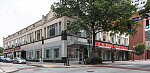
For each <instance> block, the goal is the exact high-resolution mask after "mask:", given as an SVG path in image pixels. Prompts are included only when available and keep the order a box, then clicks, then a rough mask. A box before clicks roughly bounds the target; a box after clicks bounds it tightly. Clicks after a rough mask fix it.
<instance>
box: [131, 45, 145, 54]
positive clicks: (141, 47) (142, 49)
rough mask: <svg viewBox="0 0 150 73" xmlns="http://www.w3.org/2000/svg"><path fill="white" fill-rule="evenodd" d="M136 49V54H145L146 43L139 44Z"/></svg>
mask: <svg viewBox="0 0 150 73" xmlns="http://www.w3.org/2000/svg"><path fill="white" fill-rule="evenodd" d="M134 49H135V51H136V53H135V54H136V55H138V56H139V57H140V56H141V55H143V54H144V52H145V50H146V45H145V44H137V45H136V46H135V48H134Z"/></svg>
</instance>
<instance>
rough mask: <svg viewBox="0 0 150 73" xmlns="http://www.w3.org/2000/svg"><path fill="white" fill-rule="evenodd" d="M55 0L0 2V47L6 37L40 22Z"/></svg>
mask: <svg viewBox="0 0 150 73" xmlns="http://www.w3.org/2000/svg"><path fill="white" fill-rule="evenodd" d="M54 1H57V0H0V46H3V37H7V36H8V35H11V34H13V33H15V32H17V31H19V30H21V29H23V28H25V27H27V26H29V25H31V24H33V23H35V22H36V21H38V20H40V19H41V18H42V15H46V14H47V13H48V12H49V11H50V6H51V4H52V3H53V2H54Z"/></svg>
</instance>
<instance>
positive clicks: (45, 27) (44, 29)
mask: <svg viewBox="0 0 150 73" xmlns="http://www.w3.org/2000/svg"><path fill="white" fill-rule="evenodd" d="M44 39H46V27H45V28H44Z"/></svg>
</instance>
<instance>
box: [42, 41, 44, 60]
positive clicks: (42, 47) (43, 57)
mask: <svg viewBox="0 0 150 73" xmlns="http://www.w3.org/2000/svg"><path fill="white" fill-rule="evenodd" d="M43 60H44V45H43V44H42V62H43Z"/></svg>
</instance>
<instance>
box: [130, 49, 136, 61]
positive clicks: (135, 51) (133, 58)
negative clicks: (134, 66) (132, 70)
mask: <svg viewBox="0 0 150 73" xmlns="http://www.w3.org/2000/svg"><path fill="white" fill-rule="evenodd" d="M134 48H135V46H133V50H132V51H131V53H133V61H134V53H136V51H134Z"/></svg>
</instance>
